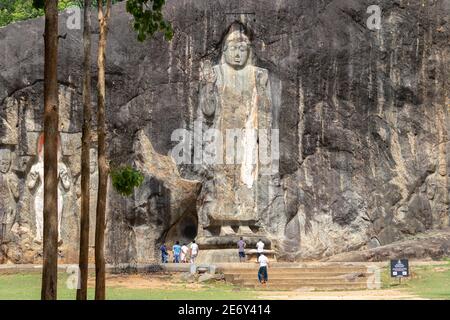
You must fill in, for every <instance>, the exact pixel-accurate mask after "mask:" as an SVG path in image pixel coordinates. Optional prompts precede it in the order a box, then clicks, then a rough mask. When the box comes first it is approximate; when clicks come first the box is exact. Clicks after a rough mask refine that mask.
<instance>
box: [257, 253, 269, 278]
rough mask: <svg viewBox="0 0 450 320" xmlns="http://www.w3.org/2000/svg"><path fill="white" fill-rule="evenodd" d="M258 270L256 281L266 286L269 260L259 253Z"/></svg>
mask: <svg viewBox="0 0 450 320" xmlns="http://www.w3.org/2000/svg"><path fill="white" fill-rule="evenodd" d="M258 263H259V270H258V281H259V283H261V284H266V283H267V280H268V273H267V269H268V268H269V259H267V257H266V256H265V255H264V253H261V254H260V255H259V257H258Z"/></svg>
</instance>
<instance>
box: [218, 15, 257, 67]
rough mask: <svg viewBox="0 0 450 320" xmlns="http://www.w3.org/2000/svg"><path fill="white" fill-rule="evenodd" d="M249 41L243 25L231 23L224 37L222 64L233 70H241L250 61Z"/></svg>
mask: <svg viewBox="0 0 450 320" xmlns="http://www.w3.org/2000/svg"><path fill="white" fill-rule="evenodd" d="M250 54H251V48H250V39H249V36H248V35H247V32H246V30H245V28H244V26H243V25H241V24H240V23H237V22H236V23H233V24H232V25H231V27H230V29H229V31H228V33H227V35H226V36H225V40H224V46H223V51H222V55H223V58H224V60H225V61H224V62H225V63H227V64H228V65H229V66H231V67H232V68H234V69H241V68H243V67H245V66H246V65H247V63H248V62H249V59H250Z"/></svg>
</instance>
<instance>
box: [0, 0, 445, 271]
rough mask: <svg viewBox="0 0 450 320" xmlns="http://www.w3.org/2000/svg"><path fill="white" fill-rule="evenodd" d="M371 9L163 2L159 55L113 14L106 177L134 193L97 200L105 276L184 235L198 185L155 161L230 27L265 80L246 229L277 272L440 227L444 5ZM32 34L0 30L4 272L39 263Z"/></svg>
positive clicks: (77, 121)
mask: <svg viewBox="0 0 450 320" xmlns="http://www.w3.org/2000/svg"><path fill="white" fill-rule="evenodd" d="M375 2H376V3H374V1H365V0H363V1H361V0H354V1H352V0H342V1H331V0H326V1H316V0H303V1H297V0H280V1H273V0H258V1H256V0H239V1H238V0H217V1H209V0H187V1H183V2H180V1H176V0H173V1H172V0H170V1H168V3H167V6H166V10H165V12H166V16H167V18H168V19H169V20H171V21H172V22H173V25H174V27H175V36H174V39H173V40H172V41H171V42H170V43H167V42H165V41H164V40H163V39H162V37H161V36H157V37H156V38H155V39H152V40H150V41H147V42H145V43H139V42H137V41H136V40H135V39H136V36H135V33H134V31H133V30H132V28H131V25H132V19H131V16H130V15H128V14H127V13H126V12H125V9H124V4H119V5H117V6H114V8H113V13H112V24H111V28H110V33H109V39H108V50H107V72H106V73H107V97H108V101H107V103H108V106H107V108H108V112H107V114H108V128H109V131H108V146H109V154H110V159H111V161H112V163H113V164H115V165H117V164H123V163H131V164H134V165H135V166H137V167H139V168H141V170H142V171H143V172H144V173H145V175H146V180H145V183H144V186H143V187H141V188H140V189H139V190H137V191H136V193H135V195H134V196H133V197H132V198H130V199H123V198H122V197H121V196H119V195H118V194H116V193H115V192H114V190H112V189H111V188H110V190H109V193H108V199H109V204H108V221H107V229H108V230H107V236H108V241H107V251H108V252H107V253H108V259H109V261H110V262H129V261H142V262H144V261H151V260H153V259H156V258H158V253H157V248H158V246H159V244H160V243H161V242H162V241H164V240H166V241H167V242H169V243H170V242H172V241H174V240H176V239H180V240H182V241H190V240H192V239H193V238H194V237H195V236H196V235H197V230H198V228H199V220H198V219H199V216H198V213H199V212H198V211H199V209H200V210H201V209H202V208H204V207H205V206H204V205H205V201H207V199H206V197H205V185H206V184H205V183H206V180H207V177H205V176H204V175H203V174H202V172H201V170H198V168H197V167H195V166H190V165H180V166H178V167H177V166H175V164H174V161H173V160H172V159H171V158H170V156H169V154H170V152H171V150H172V149H173V148H174V147H175V146H176V145H177V143H178V141H172V139H171V136H172V133H173V132H174V130H176V129H180V128H184V129H188V130H193V128H194V121H195V120H196V119H197V117H198V114H199V106H200V104H201V100H202V95H201V85H200V82H201V77H200V74H201V67H202V66H204V64H205V61H209V62H211V63H212V65H217V64H219V61H220V58H221V55H222V44H223V41H224V37H225V34H226V32H227V30H228V29H229V27H230V25H232V24H233V22H235V21H238V22H240V23H242V24H243V25H245V26H246V28H248V30H250V33H251V38H252V42H251V43H252V51H253V54H254V57H253V58H254V59H253V64H254V66H255V67H257V68H260V69H261V70H267V74H268V75H269V76H270V79H269V81H270V84H271V92H272V93H271V96H272V102H273V105H274V106H276V108H277V113H276V121H277V123H278V127H279V130H280V134H279V137H280V138H279V142H280V143H279V145H280V153H281V154H280V162H279V181H277V183H276V184H277V185H278V186H277V188H275V189H273V191H274V192H268V193H267V194H266V196H265V201H266V203H267V206H266V207H264V208H263V209H264V210H262V211H261V212H262V214H261V215H260V216H258V224H259V225H260V226H261V228H264V230H265V232H266V233H267V235H268V237H269V238H270V239H271V241H272V246H273V248H274V249H275V250H277V252H278V256H279V257H280V258H284V259H288V260H293V259H297V260H299V259H316V258H324V257H327V256H331V255H335V254H338V253H342V252H346V251H352V250H361V249H370V248H374V247H377V246H380V245H387V244H389V243H392V242H394V241H399V240H402V239H404V238H405V237H408V236H410V235H414V234H417V233H421V232H424V231H426V230H430V229H439V228H443V227H446V226H448V225H449V211H448V209H449V199H448V191H449V190H448V187H449V183H448V177H449V173H450V172H449V155H448V151H449V150H450V144H449V142H448V138H449V129H450V125H449V123H448V116H449V115H448V108H449V106H450V105H449V103H450V102H449V100H448V99H449V98H448V96H449V95H448V90H449V68H450V59H449V51H450V49H449V46H448V40H449V35H450V30H449V28H450V26H449V16H448V12H449V11H450V1H449V0H438V1H434V2H427V3H426V4H424V3H423V1H419V0H417V1H415V0H414V1H400V0H380V1H375ZM373 4H377V5H379V6H380V8H381V10H382V19H381V29H380V30H370V29H369V28H368V27H367V25H366V21H367V19H368V18H369V16H370V13H367V8H368V7H369V6H370V5H373ZM67 16H68V14H62V15H61V18H60V33H61V35H63V37H62V38H61V39H60V50H59V66H58V71H59V82H60V122H61V125H60V127H61V151H60V153H61V163H62V164H61V166H62V167H64V168H65V170H63V171H65V172H66V173H67V175H68V176H69V178H70V179H63V177H61V184H62V187H61V189H60V190H61V193H62V198H63V201H62V203H63V207H62V209H61V210H62V213H61V215H62V218H61V229H62V232H61V238H62V240H63V243H62V245H61V247H60V249H61V257H62V259H63V260H64V261H72V262H73V261H76V258H77V243H78V240H77V236H78V232H79V231H78V223H79V190H78V188H79V175H80V159H79V157H80V150H81V148H80V145H81V144H80V136H81V119H82V114H81V110H82V107H81V78H82V70H81V61H82V46H81V30H71V29H67V27H66V20H67ZM94 21H95V19H94ZM43 27H44V20H43V19H36V20H31V21H26V22H21V23H16V24H13V25H10V26H8V27H6V28H2V29H0V52H1V54H0V106H1V109H0V120H1V126H0V147H1V149H2V150H3V151H1V152H0V155H1V157H2V167H1V168H0V169H1V178H0V183H1V186H0V199H1V200H2V202H1V203H0V217H1V219H2V232H1V235H2V245H1V248H2V250H1V252H2V254H1V255H0V257H1V258H0V260H3V262H16V263H23V262H34V261H39V259H40V252H41V245H40V244H39V241H36V231H37V226H36V221H37V219H36V212H35V211H36V210H35V208H36V200H35V199H36V197H37V196H38V188H39V187H38V186H37V187H36V186H34V187H30V186H31V185H32V183H31V182H30V180H33V179H35V175H32V174H31V173H32V172H31V171H32V170H31V169H32V167H33V166H34V165H35V164H36V163H39V143H38V140H39V135H40V133H41V132H42V110H43V95H42V91H43V38H42V34H43ZM97 35H98V30H94V32H93V40H94V48H93V61H95V52H96V44H95V42H96V40H97ZM92 69H93V70H94V71H95V70H96V67H95V65H94V64H93V66H92ZM94 85H95V84H94ZM94 87H95V86H94ZM274 99H275V100H274ZM93 102H95V97H94V100H93ZM94 122H95V121H94ZM93 141H94V142H95V137H94V138H93ZM93 145H95V144H93ZM6 149H7V150H6ZM4 159H6V160H4ZM93 174H95V172H93ZM66 178H67V177H66ZM94 179H95V178H94ZM63 180H65V181H63ZM93 188H95V185H94V186H93ZM93 194H95V192H93ZM200 218H201V217H200Z"/></svg>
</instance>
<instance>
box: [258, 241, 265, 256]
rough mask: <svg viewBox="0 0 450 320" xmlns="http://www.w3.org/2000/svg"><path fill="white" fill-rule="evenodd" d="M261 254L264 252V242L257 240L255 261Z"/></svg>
mask: <svg viewBox="0 0 450 320" xmlns="http://www.w3.org/2000/svg"><path fill="white" fill-rule="evenodd" d="M263 252H264V242H262V240H261V239H259V240H258V242H257V243H256V253H257V259H258V257H259V256H260V255H261V254H262V253H263Z"/></svg>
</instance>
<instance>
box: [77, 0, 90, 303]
mask: <svg viewBox="0 0 450 320" xmlns="http://www.w3.org/2000/svg"><path fill="white" fill-rule="evenodd" d="M83 6H84V22H83V49H84V51H83V132H82V137H81V221H80V256H79V268H80V288H78V290H77V300H86V299H87V282H88V266H89V214H90V213H89V208H90V206H89V204H90V192H89V187H90V168H89V165H90V154H89V149H90V144H91V117H92V115H91V114H92V112H91V0H84V5H83Z"/></svg>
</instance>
